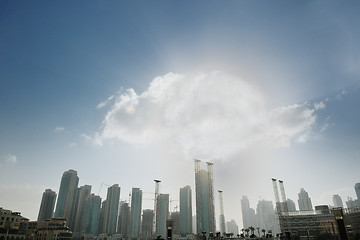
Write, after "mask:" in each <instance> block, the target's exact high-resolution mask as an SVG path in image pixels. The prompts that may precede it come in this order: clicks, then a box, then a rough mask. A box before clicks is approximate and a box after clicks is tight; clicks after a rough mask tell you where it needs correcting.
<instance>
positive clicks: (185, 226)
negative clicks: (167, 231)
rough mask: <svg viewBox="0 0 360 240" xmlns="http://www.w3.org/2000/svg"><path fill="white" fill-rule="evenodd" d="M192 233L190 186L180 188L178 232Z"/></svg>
mask: <svg viewBox="0 0 360 240" xmlns="http://www.w3.org/2000/svg"><path fill="white" fill-rule="evenodd" d="M189 233H192V201H191V188H190V186H186V187H183V188H180V234H181V235H183V236H185V235H186V234H189Z"/></svg>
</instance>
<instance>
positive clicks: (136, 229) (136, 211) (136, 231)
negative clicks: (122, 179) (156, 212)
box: [130, 188, 142, 238]
mask: <svg viewBox="0 0 360 240" xmlns="http://www.w3.org/2000/svg"><path fill="white" fill-rule="evenodd" d="M141 205H142V191H141V190H140V188H133V189H132V194H131V210H130V237H132V238H138V237H139V236H140V226H141Z"/></svg>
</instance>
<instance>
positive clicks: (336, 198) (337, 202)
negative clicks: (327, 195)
mask: <svg viewBox="0 0 360 240" xmlns="http://www.w3.org/2000/svg"><path fill="white" fill-rule="evenodd" d="M333 203H334V207H344V204H343V202H342V199H341V197H340V196H339V195H337V194H336V195H334V196H333Z"/></svg>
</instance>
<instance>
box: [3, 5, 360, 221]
mask: <svg viewBox="0 0 360 240" xmlns="http://www.w3.org/2000/svg"><path fill="white" fill-rule="evenodd" d="M359 10H360V6H359V3H358V2H356V1H347V2H342V1H327V2H326V3H325V2H323V1H301V2H300V1H299V2H288V1H272V2H265V1H226V2H223V1H207V2H203V1H198V2H193V1H178V2H175V1H147V2H144V1H92V2H89V1H76V2H72V1H63V2H48V1H37V2H31V1H15V2H14V1H1V2H0V29H1V31H0V157H1V160H0V190H1V191H2V192H5V193H7V194H6V196H5V195H4V194H1V196H0V205H1V206H3V207H5V208H11V209H13V210H18V211H21V212H22V213H23V215H24V216H27V217H29V218H31V219H35V218H36V217H37V211H38V207H39V205H40V198H41V194H42V192H43V191H44V190H45V188H49V187H51V188H52V189H53V190H55V191H58V188H59V183H60V178H61V175H62V173H63V172H64V171H65V170H68V169H70V168H71V169H75V170H77V171H78V174H79V177H80V184H81V185H84V184H91V185H92V186H93V192H95V193H98V192H99V193H100V195H102V196H105V190H104V188H102V189H101V191H99V189H100V186H101V182H104V183H106V184H114V183H118V184H119V185H120V186H121V187H122V190H121V191H122V198H123V199H126V198H127V197H126V196H127V193H128V192H129V191H130V190H131V187H140V188H142V189H143V190H144V192H152V191H153V182H152V180H153V179H155V178H160V179H162V180H163V184H162V191H163V192H169V193H170V194H172V198H173V199H175V200H176V199H178V196H177V195H178V189H179V188H180V187H183V186H185V185H191V186H192V187H193V188H194V176H193V162H192V159H193V158H202V159H204V160H211V161H214V163H215V166H214V169H215V177H216V178H215V187H217V188H222V189H223V190H224V203H225V217H226V218H227V220H230V219H232V218H233V219H235V220H236V221H237V222H238V223H239V224H241V220H240V219H241V211H240V199H241V196H242V195H248V197H249V198H250V200H251V204H252V207H255V204H256V202H257V200H259V199H260V198H264V199H268V200H272V201H273V193H272V187H271V182H270V178H271V177H275V178H282V179H283V180H284V183H285V188H286V190H287V194H288V196H289V197H290V198H292V199H293V200H296V199H297V193H298V192H299V189H300V188H301V187H304V188H305V190H307V191H308V192H309V195H310V196H311V197H312V198H313V202H314V203H315V204H331V203H332V202H331V196H332V195H333V194H340V195H341V196H342V198H343V201H345V199H346V198H347V196H352V197H355V194H354V191H353V186H354V184H355V183H356V182H359V181H360V179H359V177H358V171H356V170H357V169H359V167H360V166H359V161H358V159H359V157H360V150H359V149H360V148H359V137H360V130H359V129H360V128H359V127H358V123H359V120H360V119H359V118H360V115H359V111H358V110H357V108H358V104H359V102H360V95H359V91H360V81H359V75H360V46H359V41H358V39H359V37H360V30H359V27H358V22H360V19H359V18H360V17H359V14H358V12H359ZM128 89H132V90H128ZM101 103H102V104H101ZM135 173H136V174H135ZM179 173H181V174H179ZM254 173H255V175H256V177H254ZM300 179H301V180H300ZM24 198H26V199H28V201H26V203H25V202H24V201H23V200H19V199H24ZM144 204H145V208H151V207H152V204H151V203H144ZM194 210H195V209H194Z"/></svg>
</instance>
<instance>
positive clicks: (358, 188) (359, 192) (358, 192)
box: [354, 183, 360, 201]
mask: <svg viewBox="0 0 360 240" xmlns="http://www.w3.org/2000/svg"><path fill="white" fill-rule="evenodd" d="M354 188H355V192H356V196H357V200H359V201H360V183H356V184H355V187H354Z"/></svg>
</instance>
